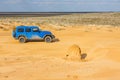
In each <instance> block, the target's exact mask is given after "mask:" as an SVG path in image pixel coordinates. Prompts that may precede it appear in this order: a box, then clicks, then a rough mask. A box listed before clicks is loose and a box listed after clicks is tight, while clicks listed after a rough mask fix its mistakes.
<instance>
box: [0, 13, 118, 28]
mask: <svg viewBox="0 0 120 80" xmlns="http://www.w3.org/2000/svg"><path fill="white" fill-rule="evenodd" d="M0 25H4V27H9V29H11V28H14V26H19V25H30V26H31V25H32V26H41V25H44V26H47V27H49V25H55V26H53V27H55V28H56V26H57V27H59V26H60V27H67V26H80V25H112V26H120V13H119V12H116V13H84V14H83V13H82V14H81V13H76V14H75V13H74V14H73V13H71V14H69V15H57V16H54V15H53V16H47V17H44V16H43V17H41V16H38V17H32V16H29V17H25V16H23V17H22V16H21V17H0ZM56 29H57V30H60V28H56Z"/></svg>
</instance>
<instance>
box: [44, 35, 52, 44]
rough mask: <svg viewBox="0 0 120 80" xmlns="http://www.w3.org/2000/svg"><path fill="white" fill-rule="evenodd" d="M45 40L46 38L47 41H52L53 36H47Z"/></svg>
mask: <svg viewBox="0 0 120 80" xmlns="http://www.w3.org/2000/svg"><path fill="white" fill-rule="evenodd" d="M44 40H45V42H47V43H50V42H52V38H51V37H50V36H46V37H45V39H44Z"/></svg>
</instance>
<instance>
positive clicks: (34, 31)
mask: <svg viewBox="0 0 120 80" xmlns="http://www.w3.org/2000/svg"><path fill="white" fill-rule="evenodd" d="M32 39H36V40H37V39H41V37H40V31H39V28H37V27H35V28H32Z"/></svg>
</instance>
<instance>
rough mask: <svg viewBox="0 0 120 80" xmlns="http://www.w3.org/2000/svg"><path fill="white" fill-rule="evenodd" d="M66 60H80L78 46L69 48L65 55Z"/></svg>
mask: <svg viewBox="0 0 120 80" xmlns="http://www.w3.org/2000/svg"><path fill="white" fill-rule="evenodd" d="M66 57H67V60H72V61H80V60H81V49H80V47H79V46H78V45H76V44H74V45H72V46H70V47H69V49H68V54H67V55H66Z"/></svg>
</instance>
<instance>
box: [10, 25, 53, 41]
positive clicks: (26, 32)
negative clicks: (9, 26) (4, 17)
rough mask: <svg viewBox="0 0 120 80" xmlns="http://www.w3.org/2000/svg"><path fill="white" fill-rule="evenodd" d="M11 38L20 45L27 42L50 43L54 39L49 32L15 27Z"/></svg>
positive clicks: (33, 28)
mask: <svg viewBox="0 0 120 80" xmlns="http://www.w3.org/2000/svg"><path fill="white" fill-rule="evenodd" d="M12 36H13V37H14V38H15V39H17V40H19V42H21V43H25V42H26V41H28V40H44V41H45V42H52V41H53V39H54V38H55V36H54V35H53V34H52V33H51V32H50V31H42V30H40V29H39V28H38V27H37V26H17V27H16V28H15V29H14V30H13V33H12Z"/></svg>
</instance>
